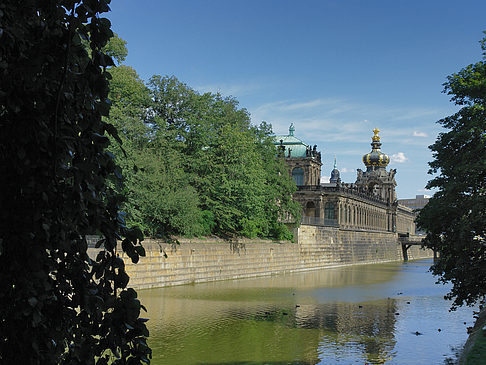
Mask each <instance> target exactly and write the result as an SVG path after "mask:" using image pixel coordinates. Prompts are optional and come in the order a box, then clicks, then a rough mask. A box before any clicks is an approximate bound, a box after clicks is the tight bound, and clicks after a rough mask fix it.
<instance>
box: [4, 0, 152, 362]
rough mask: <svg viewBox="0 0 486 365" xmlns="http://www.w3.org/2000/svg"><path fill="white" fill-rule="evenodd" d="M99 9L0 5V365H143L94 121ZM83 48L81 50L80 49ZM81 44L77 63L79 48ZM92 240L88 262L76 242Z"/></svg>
mask: <svg viewBox="0 0 486 365" xmlns="http://www.w3.org/2000/svg"><path fill="white" fill-rule="evenodd" d="M108 3H109V1H107V0H90V1H81V0H80V1H67V0H65V1H57V2H52V1H40V0H39V1H36V0H29V1H22V2H19V1H16V0H15V1H14V0H5V1H2V3H1V4H0V41H1V42H0V157H1V163H0V176H2V180H3V184H2V194H1V195H0V206H1V207H2V210H1V212H0V221H1V222H2V224H1V225H0V302H1V303H2V305H1V306H0V363H2V364H64V363H69V364H94V363H97V364H107V363H111V364H140V363H148V361H149V357H150V354H151V351H150V349H149V348H148V347H147V343H146V337H147V336H148V331H147V328H146V326H145V320H144V319H142V318H140V310H141V309H143V307H142V306H141V304H140V302H139V301H138V299H137V294H136V292H135V291H134V290H132V289H127V288H126V286H127V283H128V280H129V278H128V275H127V274H126V272H125V268H124V263H123V261H122V260H121V259H120V258H118V257H117V254H116V242H117V239H121V238H122V237H123V236H124V237H125V238H124V239H123V244H122V246H123V249H124V250H125V251H126V252H127V254H128V255H129V256H130V257H131V259H132V261H134V262H136V261H138V259H139V256H143V255H144V250H143V247H142V246H141V245H140V241H141V240H142V239H143V237H142V236H141V233H140V232H139V231H137V230H129V229H127V228H126V226H125V224H124V218H123V215H121V214H119V212H118V206H119V204H120V202H121V200H122V198H121V197H120V196H119V195H117V194H116V193H115V191H113V189H111V188H110V187H109V186H108V185H107V180H108V179H110V178H111V177H112V176H114V175H119V169H118V168H117V166H116V165H115V163H114V160H113V155H112V154H111V153H109V152H108V151H107V150H106V148H107V146H108V144H109V138H108V137H107V136H106V135H105V134H110V135H111V136H112V138H114V139H119V137H118V136H117V133H116V130H115V128H114V127H113V126H112V125H111V124H108V123H106V122H104V121H102V116H107V115H108V111H109V108H110V102H109V100H108V98H107V97H108V79H109V76H110V75H109V74H108V72H107V71H106V67H109V66H112V65H113V61H112V59H111V57H109V56H108V55H106V54H104V53H103V52H102V49H103V47H105V46H106V44H107V42H108V40H109V38H110V37H111V36H112V31H111V30H110V22H109V20H108V19H105V18H102V17H100V14H101V13H103V12H106V11H108V10H109V7H108ZM83 42H84V43H83ZM86 44H87V45H88V47H89V50H90V54H88V52H87V50H86V48H85V45H86ZM93 233H96V234H100V235H101V236H102V239H101V240H100V241H99V245H101V246H102V250H101V252H100V253H99V254H98V256H97V257H96V259H95V260H92V259H90V258H89V257H88V254H87V250H88V248H87V242H86V238H85V237H86V235H88V234H93Z"/></svg>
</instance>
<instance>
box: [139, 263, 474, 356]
mask: <svg viewBox="0 0 486 365" xmlns="http://www.w3.org/2000/svg"><path fill="white" fill-rule="evenodd" d="M431 264H432V261H431V260H419V261H411V262H408V263H388V264H376V265H360V266H348V267H341V268H333V269H323V270H318V271H312V272H306V273H296V274H288V275H278V276H272V277H263V278H255V279H242V280H232V281H221V282H213V283H204V284H195V285H185V286H179V287H171V288H162V289H150V290H140V291H139V296H140V298H141V300H142V303H143V304H144V305H145V306H146V308H147V310H148V313H145V314H144V316H146V317H148V318H150V321H149V322H148V327H149V330H150V340H149V343H150V345H151V347H152V350H153V359H152V364H155V365H159V364H177V365H186V364H188V365H189V364H191V365H192V364H226V365H228V364H238V365H243V364H253V365H256V364H269V365H277V364H278V365H283V364H302V365H303V364H313V365H314V364H427V365H429V364H450V363H452V360H453V359H455V357H456V353H457V351H458V350H459V349H460V348H461V347H462V345H463V344H464V342H465V341H466V339H467V332H466V329H467V327H468V326H472V325H473V318H472V311H473V309H471V308H459V309H458V310H457V311H455V312H449V307H450V302H448V301H446V300H444V299H443V297H444V295H445V294H446V293H447V291H448V287H447V286H443V285H440V284H435V281H436V279H435V278H434V277H433V276H432V274H431V273H429V272H428V268H429V267H430V265H431ZM464 322H465V323H464Z"/></svg>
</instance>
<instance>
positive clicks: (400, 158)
mask: <svg viewBox="0 0 486 365" xmlns="http://www.w3.org/2000/svg"><path fill="white" fill-rule="evenodd" d="M406 161H408V157H406V156H405V154H404V153H403V152H398V153H394V154H393V155H392V156H391V162H392V163H405V162H406Z"/></svg>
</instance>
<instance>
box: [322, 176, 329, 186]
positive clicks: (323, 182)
mask: <svg viewBox="0 0 486 365" xmlns="http://www.w3.org/2000/svg"><path fill="white" fill-rule="evenodd" d="M330 178H331V177H330V176H321V184H326V183H328V182H329V179H330Z"/></svg>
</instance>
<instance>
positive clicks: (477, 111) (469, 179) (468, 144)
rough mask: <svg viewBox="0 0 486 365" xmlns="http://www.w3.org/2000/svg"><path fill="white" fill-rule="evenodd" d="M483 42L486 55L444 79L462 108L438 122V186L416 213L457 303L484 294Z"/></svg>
mask: <svg viewBox="0 0 486 365" xmlns="http://www.w3.org/2000/svg"><path fill="white" fill-rule="evenodd" d="M485 34H486V32H485ZM481 47H482V50H483V58H484V59H485V60H483V61H479V62H477V63H475V64H472V65H469V66H467V67H466V68H464V69H462V70H461V71H459V72H458V73H456V74H453V75H451V76H449V77H448V81H447V82H446V83H445V84H444V87H445V88H444V92H446V93H447V94H449V95H452V98H451V100H452V101H453V102H455V104H456V105H459V106H461V109H460V110H459V111H458V112H457V113H455V114H454V115H451V116H449V117H446V118H444V119H442V120H440V121H439V122H438V123H440V124H442V126H443V127H445V128H447V129H448V131H447V132H442V133H440V134H439V136H438V138H437V140H436V142H435V143H434V144H433V145H431V146H430V147H429V148H430V149H431V150H432V151H433V157H434V161H432V162H430V163H429V165H430V167H431V169H430V171H429V173H433V174H438V175H437V176H436V177H435V178H433V179H432V180H431V181H429V183H428V184H427V188H428V189H433V188H436V189H438V191H437V192H436V193H435V194H434V196H433V197H432V198H431V199H430V200H429V203H428V204H427V205H426V206H425V207H424V208H423V209H422V210H421V211H420V214H419V216H418V218H417V223H418V225H419V226H420V227H422V228H424V229H425V230H426V232H427V236H426V238H425V241H424V242H425V245H426V246H427V247H429V248H432V249H434V250H437V251H438V252H439V255H440V257H439V260H438V261H437V262H436V263H435V264H434V265H433V266H432V271H433V273H434V274H435V275H439V276H440V278H439V281H441V282H444V283H445V282H449V281H450V282H451V283H452V284H453V287H452V290H451V292H450V293H448V294H447V298H449V299H454V301H453V308H456V307H457V306H461V305H463V304H467V305H473V304H474V303H476V302H477V301H478V300H484V298H485V295H486V62H485V61H486V37H485V38H483V40H482V41H481Z"/></svg>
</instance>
